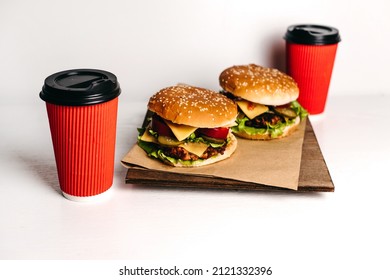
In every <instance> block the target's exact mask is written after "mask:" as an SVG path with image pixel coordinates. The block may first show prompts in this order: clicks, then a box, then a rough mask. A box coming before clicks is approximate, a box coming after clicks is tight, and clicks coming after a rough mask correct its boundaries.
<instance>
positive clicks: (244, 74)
mask: <svg viewBox="0 0 390 280" xmlns="http://www.w3.org/2000/svg"><path fill="white" fill-rule="evenodd" d="M219 84H220V86H221V87H222V89H223V90H222V91H221V93H223V94H224V95H226V96H227V97H229V98H230V99H232V100H234V101H235V102H236V104H237V105H238V107H239V113H238V116H237V119H236V126H234V127H232V131H233V133H234V134H235V135H237V136H239V137H242V138H247V139H255V140H270V139H277V138H282V137H285V136H288V135H290V134H291V133H292V132H293V131H294V130H295V129H296V128H297V127H298V125H299V123H300V122H301V121H302V119H303V118H305V117H306V116H307V115H308V113H307V111H306V110H305V109H304V108H303V107H302V106H301V105H300V104H299V103H298V101H296V99H297V98H298V96H299V89H298V86H297V83H296V82H295V81H294V79H293V78H292V77H290V76H288V75H287V74H284V73H282V72H280V71H279V70H277V69H273V68H266V67H262V66H259V65H255V64H249V65H239V66H232V67H229V68H227V69H225V70H224V71H223V72H222V73H221V74H220V76H219Z"/></svg>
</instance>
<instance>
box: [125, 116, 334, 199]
mask: <svg viewBox="0 0 390 280" xmlns="http://www.w3.org/2000/svg"><path fill="white" fill-rule="evenodd" d="M147 118H148V115H147V116H146V117H145V121H144V124H143V125H144V126H145V125H146V120H147ZM125 182H126V183H127V184H136V185H147V186H158V187H177V188H203V189H226V190H249V191H285V192H333V191H334V185H333V182H332V179H331V177H330V174H329V171H328V168H327V166H326V163H325V160H324V158H323V156H322V153H321V150H320V147H319V145H318V141H317V138H316V136H315V134H314V131H313V127H312V125H311V123H310V120H307V121H306V128H305V137H304V140H303V146H302V159H301V169H300V174H299V181H298V190H297V191H294V190H289V189H283V188H279V187H273V186H268V185H262V184H257V183H250V182H243V181H238V180H231V179H225V178H217V177H205V176H200V175H191V174H186V175H183V174H179V173H172V172H164V171H155V170H149V169H145V168H142V167H136V166H134V167H129V169H128V171H127V175H126V178H125Z"/></svg>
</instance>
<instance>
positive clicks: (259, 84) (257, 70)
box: [219, 64, 299, 106]
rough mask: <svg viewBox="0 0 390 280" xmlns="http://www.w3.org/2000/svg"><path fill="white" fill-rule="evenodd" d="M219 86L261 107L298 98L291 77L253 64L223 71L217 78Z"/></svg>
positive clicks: (276, 104) (297, 92)
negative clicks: (261, 105)
mask: <svg viewBox="0 0 390 280" xmlns="http://www.w3.org/2000/svg"><path fill="white" fill-rule="evenodd" d="M219 84H220V85H221V87H222V88H223V89H224V90H225V91H228V92H230V93H232V94H233V95H235V96H237V97H241V98H243V99H245V100H248V101H251V102H255V103H259V104H263V105H271V106H278V105H284V104H287V103H289V102H291V101H294V100H296V99H297V98H298V96H299V88H298V85H297V83H296V82H295V81H294V79H293V78H292V77H290V76H288V75H287V74H285V73H282V72H280V71H279V70H277V69H273V68H266V67H262V66H259V65H255V64H249V65H239V66H232V67H229V68H227V69H225V70H224V71H223V72H222V73H221V74H220V76H219Z"/></svg>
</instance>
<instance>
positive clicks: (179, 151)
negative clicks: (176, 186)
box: [163, 145, 226, 160]
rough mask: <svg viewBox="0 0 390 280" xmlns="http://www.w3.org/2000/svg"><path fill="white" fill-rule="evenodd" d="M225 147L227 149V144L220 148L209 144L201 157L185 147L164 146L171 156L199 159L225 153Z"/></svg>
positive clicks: (165, 151)
mask: <svg viewBox="0 0 390 280" xmlns="http://www.w3.org/2000/svg"><path fill="white" fill-rule="evenodd" d="M225 149H226V145H224V146H222V147H219V148H213V147H211V146H209V147H208V148H207V150H206V151H205V152H204V153H203V154H202V155H201V156H200V157H198V156H197V155H195V154H193V153H190V152H189V151H187V150H186V149H184V148H183V147H164V148H163V152H164V154H165V155H167V156H169V157H173V158H177V159H181V160H198V159H208V158H210V157H212V156H215V155H218V154H221V155H223V153H224V152H225Z"/></svg>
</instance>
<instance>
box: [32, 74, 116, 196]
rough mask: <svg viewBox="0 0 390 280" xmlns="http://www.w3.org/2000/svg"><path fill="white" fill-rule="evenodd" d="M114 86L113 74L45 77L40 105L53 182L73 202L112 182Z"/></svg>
mask: <svg viewBox="0 0 390 280" xmlns="http://www.w3.org/2000/svg"><path fill="white" fill-rule="evenodd" d="M120 92H121V90H120V86H119V83H118V82H117V78H116V76H115V75H114V74H112V73H109V72H107V71H102V70H94V69H75V70H67V71H62V72H59V73H55V74H53V75H51V76H49V77H47V78H46V79H45V84H44V86H43V88H42V91H41V92H40V97H41V99H43V100H44V101H46V108H47V114H48V119H49V124H50V131H51V136H52V142H53V148H54V155H55V159H56V165H57V171H58V179H59V183H60V188H61V191H62V193H63V195H64V196H65V197H66V198H68V199H70V200H74V201H86V200H91V199H95V198H98V197H101V195H102V194H104V193H106V192H107V191H108V190H109V189H110V187H111V186H112V183H113V175H114V158H115V140H116V121H117V110H118V96H119V94H120Z"/></svg>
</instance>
